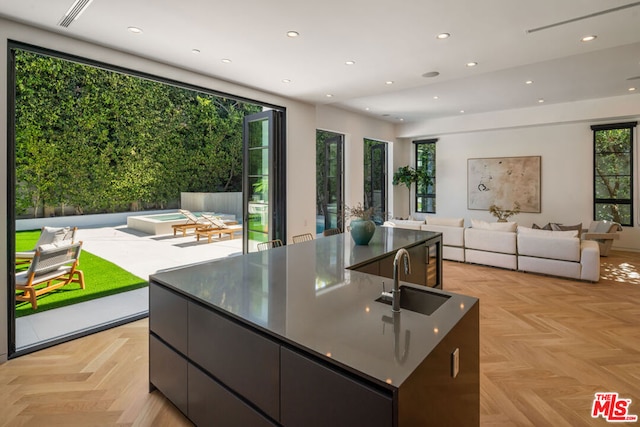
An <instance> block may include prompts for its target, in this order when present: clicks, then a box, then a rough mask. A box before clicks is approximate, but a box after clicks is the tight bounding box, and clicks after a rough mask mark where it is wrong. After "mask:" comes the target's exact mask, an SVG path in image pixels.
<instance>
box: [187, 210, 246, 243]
mask: <svg viewBox="0 0 640 427" xmlns="http://www.w3.org/2000/svg"><path fill="white" fill-rule="evenodd" d="M202 218H203V219H204V220H205V221H209V226H208V227H200V228H196V240H197V241H198V242H199V241H200V237H207V241H208V243H211V237H212V236H213V235H216V234H217V235H218V237H219V238H222V235H223V234H228V235H229V239H233V234H234V233H235V232H236V231H242V225H240V224H238V223H237V222H236V221H223V220H222V219H220V218H216V217H214V216H211V215H204V214H203V215H202Z"/></svg>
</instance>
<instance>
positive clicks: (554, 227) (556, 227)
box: [551, 223, 582, 236]
mask: <svg viewBox="0 0 640 427" xmlns="http://www.w3.org/2000/svg"><path fill="white" fill-rule="evenodd" d="M551 229H552V230H553V231H571V230H577V231H578V236H579V235H580V234H582V223H580V224H576V225H562V224H551Z"/></svg>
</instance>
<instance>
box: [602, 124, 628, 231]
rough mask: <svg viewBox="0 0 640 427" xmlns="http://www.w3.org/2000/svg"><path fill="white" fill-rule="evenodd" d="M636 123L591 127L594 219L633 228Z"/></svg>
mask: <svg viewBox="0 0 640 427" xmlns="http://www.w3.org/2000/svg"><path fill="white" fill-rule="evenodd" d="M635 126H636V123H635V122H633V123H621V124H613V125H599V126H592V127H591V129H592V130H593V145H594V189H593V192H594V198H593V199H594V219H595V220H610V221H615V222H618V223H620V224H622V225H628V226H631V225H633V129H634V127H635Z"/></svg>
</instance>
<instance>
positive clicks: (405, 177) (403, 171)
mask: <svg viewBox="0 0 640 427" xmlns="http://www.w3.org/2000/svg"><path fill="white" fill-rule="evenodd" d="M421 179H426V180H427V184H429V183H430V182H429V181H430V180H431V178H430V177H429V176H428V175H426V174H425V173H423V172H420V171H418V170H416V169H414V168H412V167H411V166H401V167H399V168H398V170H397V171H396V172H395V173H394V174H393V185H398V184H404V185H406V186H407V190H409V191H411V184H413V183H414V182H416V183H417V182H418V181H420V180H421ZM409 216H411V197H409Z"/></svg>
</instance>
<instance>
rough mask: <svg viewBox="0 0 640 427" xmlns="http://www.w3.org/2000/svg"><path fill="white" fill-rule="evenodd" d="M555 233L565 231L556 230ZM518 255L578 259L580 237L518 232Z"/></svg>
mask: <svg viewBox="0 0 640 427" xmlns="http://www.w3.org/2000/svg"><path fill="white" fill-rule="evenodd" d="M556 233H565V232H564V231H556ZM518 255H522V256H530V257H537V258H546V259H556V260H562V261H573V262H579V261H580V239H579V238H577V237H553V236H548V235H543V234H535V233H532V234H527V233H524V234H523V233H518Z"/></svg>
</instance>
